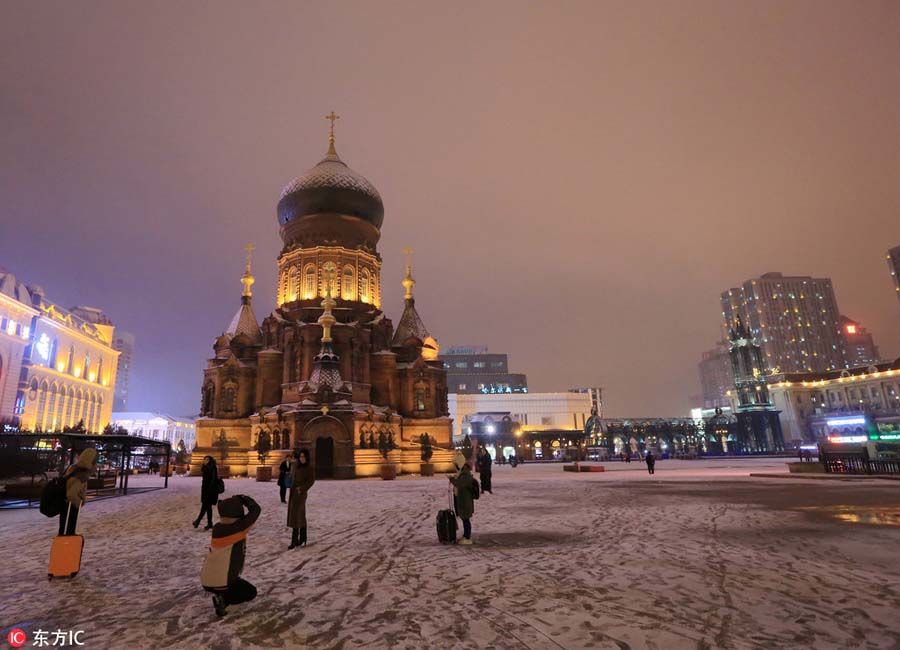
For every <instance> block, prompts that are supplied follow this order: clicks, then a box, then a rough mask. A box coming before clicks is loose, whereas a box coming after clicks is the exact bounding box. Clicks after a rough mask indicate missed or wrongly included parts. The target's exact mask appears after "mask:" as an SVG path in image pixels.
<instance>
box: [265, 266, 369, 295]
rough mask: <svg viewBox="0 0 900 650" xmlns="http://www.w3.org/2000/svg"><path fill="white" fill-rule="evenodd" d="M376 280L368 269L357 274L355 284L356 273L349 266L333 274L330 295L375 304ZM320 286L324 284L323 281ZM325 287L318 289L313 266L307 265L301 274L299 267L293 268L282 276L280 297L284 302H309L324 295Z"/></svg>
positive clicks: (317, 279) (318, 285)
mask: <svg viewBox="0 0 900 650" xmlns="http://www.w3.org/2000/svg"><path fill="white" fill-rule="evenodd" d="M376 280H377V278H376V276H375V274H374V273H371V272H370V271H369V270H368V269H362V270H361V271H360V272H359V282H358V283H357V278H356V271H355V270H354V268H353V267H352V266H350V265H347V266H345V267H344V269H343V271H341V273H339V274H337V273H336V274H335V275H334V276H333V277H332V279H331V287H330V288H331V295H332V296H333V297H335V298H343V299H344V300H359V301H361V302H369V303H374V302H375V294H376V293H377V281H376ZM321 284H324V280H323V282H322V283H321ZM324 293H325V287H320V282H319V277H318V274H317V269H316V265H315V264H307V265H306V266H304V267H303V271H302V273H301V271H300V267H297V266H295V267H293V268H292V269H291V270H290V272H289V273H288V274H285V275H283V276H282V295H283V296H284V297H285V302H292V301H294V300H298V299H303V300H309V299H311V298H315V297H317V296H319V295H324Z"/></svg>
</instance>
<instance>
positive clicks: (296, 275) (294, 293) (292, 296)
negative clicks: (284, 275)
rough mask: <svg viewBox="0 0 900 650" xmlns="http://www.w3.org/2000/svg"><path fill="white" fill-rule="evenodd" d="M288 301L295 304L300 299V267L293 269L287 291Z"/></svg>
mask: <svg viewBox="0 0 900 650" xmlns="http://www.w3.org/2000/svg"><path fill="white" fill-rule="evenodd" d="M287 294H288V295H287V300H288V301H291V302H293V301H294V300H297V298H299V297H300V267H299V266H295V267H293V268H292V269H291V281H290V286H289V288H288V290H287Z"/></svg>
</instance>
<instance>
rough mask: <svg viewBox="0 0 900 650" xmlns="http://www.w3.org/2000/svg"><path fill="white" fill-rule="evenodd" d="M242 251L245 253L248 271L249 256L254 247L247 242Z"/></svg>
mask: <svg viewBox="0 0 900 650" xmlns="http://www.w3.org/2000/svg"><path fill="white" fill-rule="evenodd" d="M244 250H245V251H247V268H248V269H249V268H250V256H251V255H252V254H253V251H255V250H256V246H254V245H253V244H251V243H249V242H248V243H247V245H246V246H244Z"/></svg>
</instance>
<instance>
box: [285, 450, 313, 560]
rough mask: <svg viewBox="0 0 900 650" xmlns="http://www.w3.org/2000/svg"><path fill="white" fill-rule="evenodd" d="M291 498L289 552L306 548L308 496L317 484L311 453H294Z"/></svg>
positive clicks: (289, 507) (289, 499)
mask: <svg viewBox="0 0 900 650" xmlns="http://www.w3.org/2000/svg"><path fill="white" fill-rule="evenodd" d="M290 478H291V496H290V497H289V498H288V512H287V525H288V526H289V527H290V529H291V545H290V546H288V550H290V549H292V548H297V547H298V546H306V495H307V493H308V492H309V488H311V487H312V486H313V483H315V482H316V475H315V472H314V470H313V467H312V465H311V464H310V462H309V452H308V451H307V450H306V449H298V450H296V451H295V452H294V463H293V466H292V467H291V477H290Z"/></svg>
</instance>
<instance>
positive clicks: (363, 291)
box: [359, 269, 369, 302]
mask: <svg viewBox="0 0 900 650" xmlns="http://www.w3.org/2000/svg"><path fill="white" fill-rule="evenodd" d="M359 299H360V300H362V301H363V302H369V270H368V269H363V270H362V271H360V273H359Z"/></svg>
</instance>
